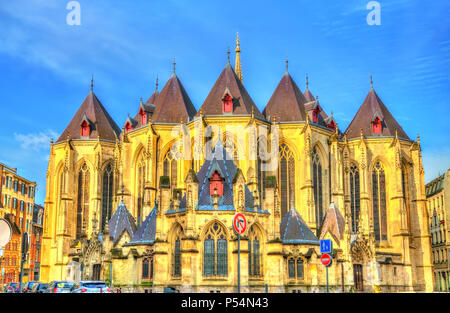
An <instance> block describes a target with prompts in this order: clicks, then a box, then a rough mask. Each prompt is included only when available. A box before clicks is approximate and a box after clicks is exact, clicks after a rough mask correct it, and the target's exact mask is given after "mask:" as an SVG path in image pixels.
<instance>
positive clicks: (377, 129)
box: [372, 116, 381, 134]
mask: <svg viewBox="0 0 450 313" xmlns="http://www.w3.org/2000/svg"><path fill="white" fill-rule="evenodd" d="M372 133H374V134H381V120H380V118H379V117H378V116H377V117H375V119H374V120H373V122H372Z"/></svg>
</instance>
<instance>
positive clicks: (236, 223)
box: [233, 213, 247, 293]
mask: <svg viewBox="0 0 450 313" xmlns="http://www.w3.org/2000/svg"><path fill="white" fill-rule="evenodd" d="M233 229H234V231H235V232H236V233H237V239H238V293H240V292H241V234H243V233H244V232H245V230H246V229H247V219H246V218H245V216H244V214H242V213H236V214H235V215H234V216H233Z"/></svg>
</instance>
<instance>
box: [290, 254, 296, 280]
mask: <svg viewBox="0 0 450 313" xmlns="http://www.w3.org/2000/svg"><path fill="white" fill-rule="evenodd" d="M288 272H289V278H291V279H293V278H295V260H294V258H290V259H289V260H288Z"/></svg>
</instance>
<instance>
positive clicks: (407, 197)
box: [402, 165, 411, 232]
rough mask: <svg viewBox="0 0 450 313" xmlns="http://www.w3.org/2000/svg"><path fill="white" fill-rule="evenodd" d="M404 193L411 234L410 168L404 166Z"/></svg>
mask: <svg viewBox="0 0 450 313" xmlns="http://www.w3.org/2000/svg"><path fill="white" fill-rule="evenodd" d="M402 192H403V201H404V204H405V209H406V219H407V226H408V231H410V232H411V216H410V208H409V180H408V168H407V167H406V166H405V165H404V166H402Z"/></svg>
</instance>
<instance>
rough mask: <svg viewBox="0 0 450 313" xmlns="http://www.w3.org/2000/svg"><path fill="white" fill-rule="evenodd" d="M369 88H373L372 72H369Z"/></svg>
mask: <svg viewBox="0 0 450 313" xmlns="http://www.w3.org/2000/svg"><path fill="white" fill-rule="evenodd" d="M370 89H373V79H372V73H370Z"/></svg>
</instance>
